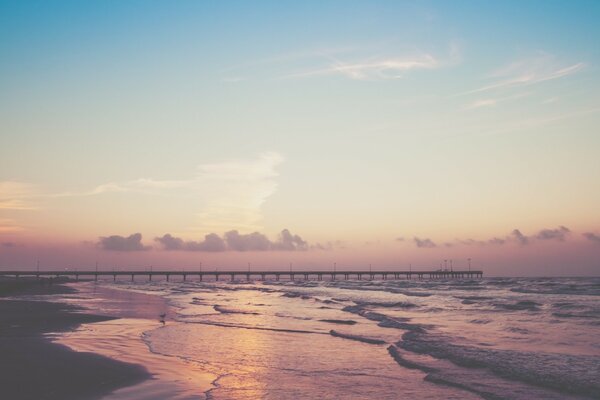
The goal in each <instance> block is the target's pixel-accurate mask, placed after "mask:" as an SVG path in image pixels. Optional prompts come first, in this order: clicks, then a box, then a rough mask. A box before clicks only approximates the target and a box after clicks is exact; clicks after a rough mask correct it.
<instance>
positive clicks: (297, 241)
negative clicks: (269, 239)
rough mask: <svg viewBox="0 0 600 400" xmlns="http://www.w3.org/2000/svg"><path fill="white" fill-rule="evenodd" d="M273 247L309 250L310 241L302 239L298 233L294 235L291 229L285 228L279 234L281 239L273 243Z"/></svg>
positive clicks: (289, 249)
mask: <svg viewBox="0 0 600 400" xmlns="http://www.w3.org/2000/svg"><path fill="white" fill-rule="evenodd" d="M271 246H272V248H273V249H276V250H287V251H291V250H307V249H308V243H306V241H304V240H302V238H301V237H300V236H298V235H292V234H291V233H290V231H289V230H287V229H284V230H282V231H281V233H280V234H279V240H278V241H277V242H275V243H272V245H271Z"/></svg>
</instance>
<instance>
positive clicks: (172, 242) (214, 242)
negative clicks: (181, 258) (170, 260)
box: [154, 233, 226, 252]
mask: <svg viewBox="0 0 600 400" xmlns="http://www.w3.org/2000/svg"><path fill="white" fill-rule="evenodd" d="M154 240H155V241H157V242H159V243H160V244H161V245H162V246H163V249H165V250H183V251H208V252H220V251H225V250H226V245H225V241H224V240H223V239H222V238H221V237H220V236H219V235H217V234H215V233H209V234H208V235H205V236H204V240H203V241H193V240H191V241H184V240H183V239H181V238H178V237H173V236H171V234H169V233H167V234H165V235H163V236H162V237H157V238H155V239H154Z"/></svg>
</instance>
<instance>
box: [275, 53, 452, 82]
mask: <svg viewBox="0 0 600 400" xmlns="http://www.w3.org/2000/svg"><path fill="white" fill-rule="evenodd" d="M440 64H441V63H440V61H439V60H438V59H437V58H436V57H434V56H433V55H431V54H420V55H416V56H410V57H379V58H371V59H366V60H358V61H342V60H341V59H334V60H333V61H332V62H331V63H330V64H329V65H327V66H325V67H323V68H318V69H313V70H308V71H304V72H298V73H294V74H290V75H287V78H302V77H310V76H319V75H342V76H345V77H346V78H349V79H355V80H383V79H398V78H402V77H403V76H404V75H405V74H406V73H407V72H409V71H412V70H419V69H434V68H438V67H439V66H440Z"/></svg>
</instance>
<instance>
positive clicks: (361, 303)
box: [354, 300, 418, 308]
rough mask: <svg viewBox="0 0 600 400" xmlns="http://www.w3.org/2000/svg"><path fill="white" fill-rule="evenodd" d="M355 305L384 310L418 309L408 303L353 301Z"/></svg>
mask: <svg viewBox="0 0 600 400" xmlns="http://www.w3.org/2000/svg"><path fill="white" fill-rule="evenodd" d="M354 302H355V303H356V304H357V305H359V306H361V307H364V306H371V307H385V308H414V307H418V306H417V305H416V304H414V303H409V302H407V301H395V302H392V301H381V302H378V301H359V300H356V301H354Z"/></svg>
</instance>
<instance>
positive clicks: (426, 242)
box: [413, 236, 437, 248]
mask: <svg viewBox="0 0 600 400" xmlns="http://www.w3.org/2000/svg"><path fill="white" fill-rule="evenodd" d="M413 240H414V241H415V244H416V245H417V247H420V248H432V247H437V245H436V244H435V243H434V242H433V241H432V240H431V239H419V238H418V237H416V236H415V237H414V239H413Z"/></svg>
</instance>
